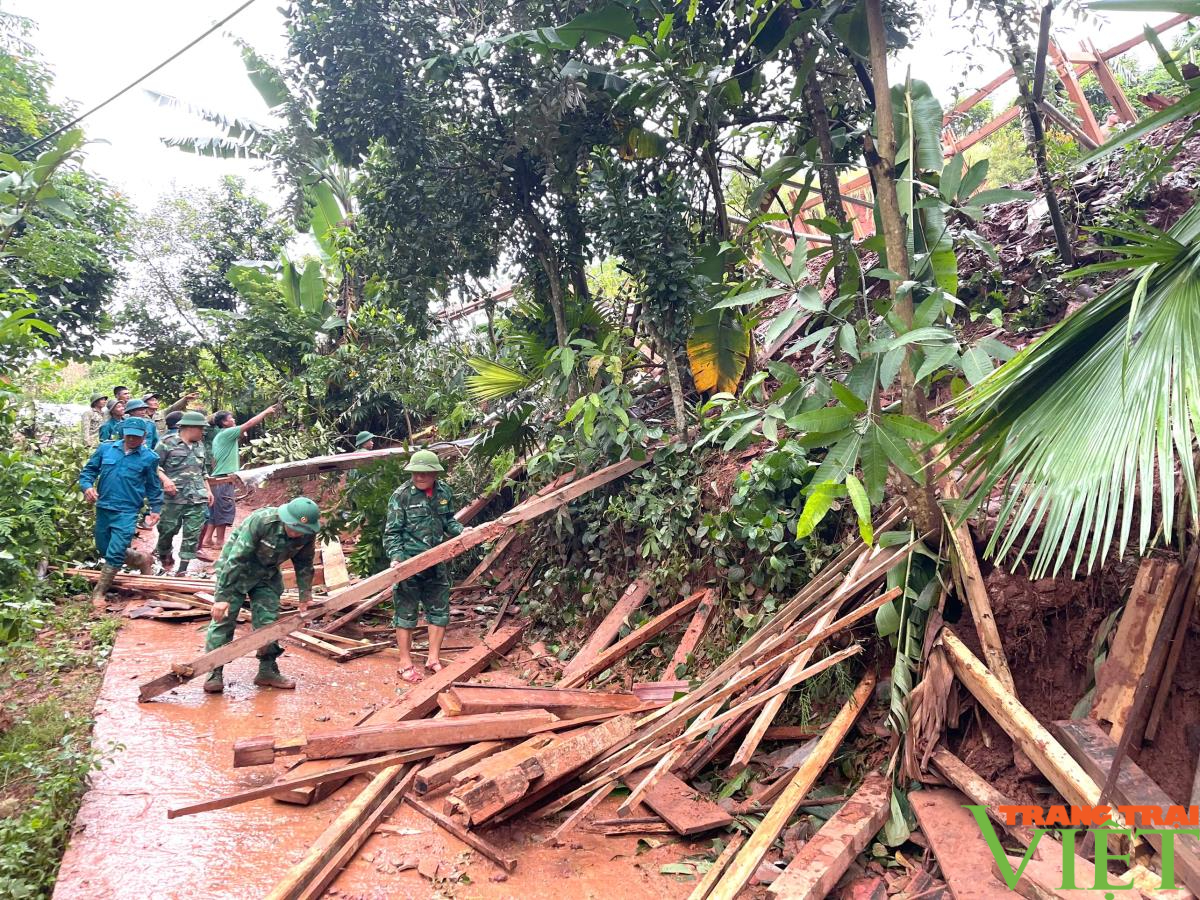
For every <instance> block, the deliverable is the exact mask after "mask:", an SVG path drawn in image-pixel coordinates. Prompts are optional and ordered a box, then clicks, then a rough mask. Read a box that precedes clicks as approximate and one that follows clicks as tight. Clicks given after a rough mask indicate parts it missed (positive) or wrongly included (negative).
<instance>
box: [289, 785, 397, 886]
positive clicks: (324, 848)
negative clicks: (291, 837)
mask: <svg viewBox="0 0 1200 900" xmlns="http://www.w3.org/2000/svg"><path fill="white" fill-rule="evenodd" d="M415 774H416V773H415V771H414V772H410V773H409V775H408V776H405V773H404V766H402V765H398V766H389V767H388V768H386V769H384V770H383V771H382V772H379V773H378V774H377V775H376V776H375V777H374V778H372V779H371V783H370V784H368V785H367V786H366V787H365V788H363V790H362V792H361V793H360V794H359V795H358V796H357V797H356V798H354V801H353V802H352V803H350V804H349V805H348V806H347V807H346V808H345V809H344V810H342V812H341V813H340V814H339V815H338V817H337V818H336V819H334V820H333V822H331V823H330V824H329V827H327V828H326V829H325V830H324V831H323V832H321V834H320V836H319V837H318V838H317V839H316V841H314V842H313V845H312V846H311V847H310V848H309V850H308V852H307V853H306V854H305V855H304V858H303V859H301V860H300V861H299V862H298V863H296V864H295V865H294V866H292V867H291V868H290V869H289V870H288V871H287V872H286V873H285V874H284V876H283V878H282V879H280V881H279V883H278V884H276V885H275V887H274V888H273V889H272V890H271V892H270V893H269V894H268V895H267V900H298V898H300V897H307V896H314V895H315V896H319V895H320V892H321V891H323V890H324V889H325V888H326V887H327V886H328V884H329V883H330V882H332V881H333V877H334V876H336V874H337V869H334V871H333V873H332V874H329V868H330V866H331V865H333V864H335V863H337V862H338V861H340V860H342V859H343V857H345V856H347V850H348V848H349V855H350V856H352V855H353V854H354V853H355V852H357V850H358V847H361V846H362V843H363V842H365V841H366V839H367V838H368V837H370V834H371V831H374V830H375V824H377V822H378V819H380V818H382V817H383V816H382V815H380V816H378V817H376V816H375V813H377V812H379V811H380V810H382V811H383V815H386V814H387V811H388V810H390V808H391V806H393V805H395V802H396V801H397V800H399V795H400V794H402V793H403V790H404V788H406V787H407V784H408V782H409V781H410V780H411V779H412V777H413V776H414V775H415ZM367 823H371V830H370V831H367V832H366V834H362V831H363V826H364V825H365V824H367ZM360 836H361V840H360V839H359V838H360ZM343 864H344V863H343ZM338 868H340V866H339V867H338ZM322 882H324V883H322Z"/></svg>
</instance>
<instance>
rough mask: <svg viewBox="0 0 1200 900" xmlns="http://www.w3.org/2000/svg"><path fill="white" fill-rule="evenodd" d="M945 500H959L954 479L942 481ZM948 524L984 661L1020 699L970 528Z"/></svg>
mask: <svg viewBox="0 0 1200 900" xmlns="http://www.w3.org/2000/svg"><path fill="white" fill-rule="evenodd" d="M941 483H942V497H943V498H944V499H946V500H949V501H954V500H957V499H959V491H958V483H957V482H956V481H955V480H954V479H953V478H951V477H946V478H943V479H942V482H941ZM948 521H949V523H950V525H951V526H952V527H951V528H950V540H951V543H952V544H953V547H954V553H953V557H952V560H953V563H954V567H955V569H956V570H957V574H958V577H959V580H960V583H961V584H962V587H963V593H965V594H966V597H965V598H963V599H965V600H966V601H967V605H968V606H969V607H970V609H971V621H972V622H974V624H975V633H976V634H978V635H979V643H980V646H981V647H982V648H983V661H984V663H985V664H986V665H987V668H988V671H989V672H991V673H992V674H993V675H995V676H996V679H997V680H998V681H999V682H1000V684H1002V685H1003V686H1004V689H1005V690H1006V691H1008V693H1010V694H1012V695H1013V697H1016V696H1017V687H1016V684H1015V683H1014V682H1013V677H1012V671H1011V670H1010V669H1009V668H1008V658H1007V657H1006V656H1005V655H1004V643H1003V641H1001V640H1000V629H999V628H998V627H997V626H996V616H995V614H994V613H993V612H992V602H991V600H989V599H988V594H987V587H986V586H985V585H984V583H983V572H982V571H981V570H980V568H979V557H978V556H977V555H976V554H975V542H974V541H973V540H972V538H971V529H970V528H969V527H968V526H967V523H966V522H962V523H960V524H959V525H957V526H954V521H953V519H949V518H948Z"/></svg>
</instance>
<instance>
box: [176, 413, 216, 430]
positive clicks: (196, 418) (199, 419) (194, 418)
mask: <svg viewBox="0 0 1200 900" xmlns="http://www.w3.org/2000/svg"><path fill="white" fill-rule="evenodd" d="M189 425H194V426H196V427H197V428H207V427H208V419H206V418H204V413H202V412H197V411H196V410H194V409H189V410H188V411H187V412H185V413H184V414H183V415H182V416H180V418H179V421H178V422H177V423H176V426H177V427H178V428H186V427H187V426H189Z"/></svg>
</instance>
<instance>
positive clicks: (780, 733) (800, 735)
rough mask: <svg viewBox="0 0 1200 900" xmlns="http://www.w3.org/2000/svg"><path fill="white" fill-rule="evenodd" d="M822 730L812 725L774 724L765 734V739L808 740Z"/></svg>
mask: <svg viewBox="0 0 1200 900" xmlns="http://www.w3.org/2000/svg"><path fill="white" fill-rule="evenodd" d="M820 733H821V732H819V731H818V730H817V729H815V728H813V727H812V726H811V725H773V726H772V727H770V728H768V729H767V731H766V733H765V734H764V735H763V740H764V741H807V740H808V739H809V738H813V737H816V736H817V735H819V734H820Z"/></svg>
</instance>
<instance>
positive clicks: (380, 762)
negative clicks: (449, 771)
mask: <svg viewBox="0 0 1200 900" xmlns="http://www.w3.org/2000/svg"><path fill="white" fill-rule="evenodd" d="M436 752H437V751H436V750H433V749H432V748H422V749H420V750H408V751H405V752H404V753H390V754H388V755H387V756H377V757H375V758H374V759H364V760H362V761H361V762H355V763H350V764H349V765H345V766H338V767H337V768H335V769H328V770H326V771H324V772H316V773H314V774H312V775H305V776H300V777H297V778H289V779H286V780H285V781H273V782H271V783H270V784H264V785H262V786H260V787H256V788H250V789H249V790H245V791H239V792H238V793H236V794H228V795H227V796H224V797H217V798H215V799H213V800H204V801H202V802H200V803H193V804H191V805H190V806H178V807H176V808H175V809H169V810H167V818H168V819H178V818H179V817H180V816H190V815H193V814H194V813H200V812H209V811H210V810H214V809H226V808H227V807H230V806H237V805H238V804H239V803H249V802H250V801H251V800H258V799H260V798H262V797H270V796H273V795H274V794H277V793H279V791H280V790H282V789H284V788H296V787H308V786H310V785H315V784H321V783H322V782H324V781H334V780H338V781H339V783H340V782H342V781H345V780H346V779H348V778H353V777H354V776H355V775H375V774H376V773H378V772H379V771H381V770H382V769H386V768H389V767H390V766H397V765H404V764H405V763H410V762H417V761H418V760H422V759H428V758H429V757H430V756H433V754H434V753H436Z"/></svg>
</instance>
